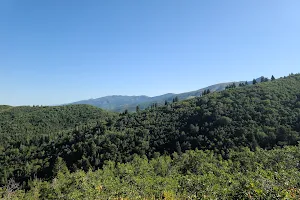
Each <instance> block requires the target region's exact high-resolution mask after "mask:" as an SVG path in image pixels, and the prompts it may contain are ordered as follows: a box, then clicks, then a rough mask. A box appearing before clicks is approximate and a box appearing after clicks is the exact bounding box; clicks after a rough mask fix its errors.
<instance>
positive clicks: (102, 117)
mask: <svg viewBox="0 0 300 200" xmlns="http://www.w3.org/2000/svg"><path fill="white" fill-rule="evenodd" d="M299 113H300V75H299V74H298V75H291V76H289V77H287V78H281V79H277V80H273V81H268V82H262V83H256V84H255V85H252V86H247V87H237V88H235V89H230V90H226V91H222V92H213V93H210V92H207V91H206V94H205V95H204V96H202V97H197V98H193V99H189V100H185V101H181V102H177V101H174V103H170V104H167V105H165V106H159V104H157V103H156V104H155V103H154V104H153V105H152V107H151V108H149V109H147V110H146V111H139V112H136V113H129V112H128V111H127V112H124V113H122V114H119V115H116V114H115V113H108V112H105V111H103V110H101V109H97V108H95V107H92V106H83V105H78V106H62V107H9V106H1V107H0V119H1V120H0V125H1V126H0V137H1V138H0V166H1V167H0V178H1V179H0V181H1V185H2V186H3V189H2V190H1V192H2V196H3V197H5V198H6V197H7V195H8V193H7V190H6V189H5V188H6V187H7V185H8V184H9V181H10V180H12V179H13V180H15V181H16V182H18V183H20V189H18V190H17V192H16V194H18V195H19V196H20V197H18V198H27V199H34V198H35V199H38V198H41V199H51V198H58V199H72V198H73V199H81V198H83V197H84V195H86V196H87V197H88V198H89V197H91V199H97V198H98V199H107V198H109V197H115V198H118V197H124V198H125V197H127V198H130V199H142V198H150V199H151V198H152V199H153V198H158V199H159V198H171V199H172V198H174V199H177V198H179V199H180V198H183V199H187V198H188V199H199V198H198V197H200V198H203V199H205V198H206V199H222V198H224V199H251V198H252V199H273V198H294V196H295V197H298V196H297V195H299V180H298V179H297V177H299V176H298V175H299V174H298V171H299V170H298V165H296V164H295V163H298V162H299V147H298V146H297V147H292V145H297V143H298V141H299V139H300V136H299V132H300V114H299ZM287 145H291V147H286V148H283V147H285V146H287ZM241 147H246V148H245V149H243V150H239V149H240V148H241ZM274 147H280V148H282V149H279V148H278V149H274V150H269V151H268V149H272V148H274ZM195 149H199V150H196V151H190V150H195ZM263 149H266V150H263ZM207 150H209V151H207ZM174 152H175V153H174ZM185 152H187V153H185ZM290 152H292V153H290ZM159 155H163V156H159ZM171 158H172V159H171ZM278 162H279V165H278V164H276V163H278ZM124 163H127V164H124ZM284 163H286V164H284ZM120 166H122V167H120ZM289 166H290V168H289ZM123 169H124V170H123ZM90 170H92V171H95V172H91V171H90ZM60 171H61V173H60ZM69 172H71V173H69ZM72 172H74V173H72ZM85 172H87V173H85ZM90 177H91V178H90ZM35 179H37V180H35ZM38 179H41V180H38ZM64 179H65V180H64ZM32 180H34V181H32ZM57 180H58V182H56V181H57ZM97 181H99V182H97ZM81 183H82V185H80V184H81ZM285 183H288V185H285ZM98 184H100V186H101V187H102V189H100V190H101V191H102V192H100V193H99V192H97V190H95V187H98V186H99V185H98ZM66 185H67V187H65V186H66ZM63 186H64V188H63ZM75 188H77V191H76V189H75ZM92 188H94V189H92ZM99 188H100V187H99ZM23 189H29V191H28V192H26V193H25V192H24V191H23ZM13 193H14V192H13ZM9 195H11V193H9ZM28 195H29V196H28ZM30 195H33V196H30ZM66 195H69V196H66ZM101 195H102V196H101ZM105 195H106V196H105Z"/></svg>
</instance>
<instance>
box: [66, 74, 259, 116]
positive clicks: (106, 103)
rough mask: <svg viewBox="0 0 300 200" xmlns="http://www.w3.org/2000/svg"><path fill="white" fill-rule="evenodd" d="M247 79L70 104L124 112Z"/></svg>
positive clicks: (213, 89)
mask: <svg viewBox="0 0 300 200" xmlns="http://www.w3.org/2000/svg"><path fill="white" fill-rule="evenodd" d="M260 80H261V77H260V78H257V79H256V81H257V82H260ZM245 82H246V81H238V82H227V83H218V84H214V85H211V86H208V87H205V88H201V89H198V90H195V91H191V92H185V93H180V94H174V93H167V94H163V95H159V96H154V97H149V96H146V95H140V96H126V95H111V96H105V97H100V98H96V99H88V100H82V101H77V102H73V103H70V104H87V105H92V106H96V107H99V108H102V109H105V110H110V111H115V112H123V111H125V110H128V111H130V112H132V111H135V109H136V106H139V107H140V109H142V110H143V109H146V108H147V107H149V106H151V105H152V104H154V103H157V104H158V105H161V104H164V102H165V101H167V102H172V100H173V99H174V98H175V97H178V99H179V100H185V99H189V98H194V97H197V96H201V94H202V92H203V91H205V90H210V91H211V92H218V91H222V90H225V88H226V86H228V85H230V84H233V83H235V84H237V85H238V84H240V83H245ZM248 83H249V84H252V81H248Z"/></svg>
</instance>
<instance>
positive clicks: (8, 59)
mask: <svg viewBox="0 0 300 200" xmlns="http://www.w3.org/2000/svg"><path fill="white" fill-rule="evenodd" d="M299 8H300V1H299V0H288V1H283V0H243V1H241V0H213V1H201V0H187V1H183V0H151V1H140V0H126V1H123V0H122V1H121V0H119V1H117V0H111V1H99V0H94V1H89V0H86V1H82V0H64V1H62V0H43V1H41V0H26V1H23V0H1V1H0V27H1V28H0V92H1V98H0V104H9V105H53V104H61V103H68V102H73V101H77V100H82V99H89V98H97V97H101V96H106V95H113V94H121V95H141V94H144V95H149V96H154V95H159V94H164V93H169V92H173V93H180V92H186V91H192V90H196V89H199V88H202V87H205V86H208V85H211V84H215V83H220V82H227V81H239V80H251V79H253V78H254V77H259V76H261V75H264V76H271V75H272V74H274V75H275V76H276V77H279V76H284V75H288V74H289V73H291V72H294V73H296V72H300V56H299V55H300V37H299V36H300V12H299Z"/></svg>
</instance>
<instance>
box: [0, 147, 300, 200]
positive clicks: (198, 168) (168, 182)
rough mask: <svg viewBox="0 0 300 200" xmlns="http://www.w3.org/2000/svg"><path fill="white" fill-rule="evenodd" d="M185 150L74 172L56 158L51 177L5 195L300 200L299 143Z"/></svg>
mask: <svg viewBox="0 0 300 200" xmlns="http://www.w3.org/2000/svg"><path fill="white" fill-rule="evenodd" d="M229 155H230V156H229V158H228V159H223V158H222V157H220V156H218V155H216V154H214V152H212V151H201V150H196V151H187V152H186V153H184V154H182V155H178V154H177V153H174V154H172V155H171V156H166V155H165V156H160V157H157V158H154V159H147V158H146V157H138V156H135V157H134V159H133V160H132V161H131V162H128V163H124V164H123V163H115V162H111V161H110V162H107V163H106V164H105V165H104V167H103V169H99V170H96V171H94V172H93V171H88V172H84V171H82V170H78V171H77V172H75V173H70V172H69V170H68V169H67V167H66V165H65V163H64V161H63V160H62V159H61V158H58V159H57V161H56V164H55V166H54V171H55V175H54V178H53V179H52V180H50V181H43V180H39V179H34V180H32V181H30V184H29V187H28V188H27V190H26V191H25V190H24V189H22V188H21V187H20V186H18V184H17V183H16V182H15V181H13V180H11V181H9V183H8V184H7V185H6V186H5V187H3V188H1V187H0V197H2V198H4V199H24V200H28V199H49V200H51V199H53V200H57V199H65V200H81V199H91V200H92V199H93V200H98V199H99V200H100V199H140V200H146V199H149V200H150V199H159V200H161V199H165V200H175V199H182V200H186V199H194V200H196V199H197V200H198V199H224V200H228V199H245V200H251V199H270V200H271V199H299V198H300V187H299V183H300V171H299V162H300V147H299V146H289V147H285V148H282V149H281V148H276V149H272V150H263V149H256V151H255V152H251V151H250V150H249V149H248V148H242V149H240V150H238V151H232V150H231V151H230V152H229Z"/></svg>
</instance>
